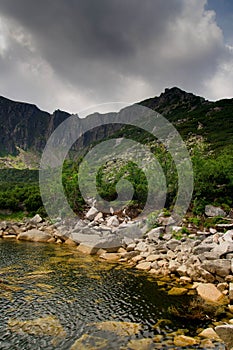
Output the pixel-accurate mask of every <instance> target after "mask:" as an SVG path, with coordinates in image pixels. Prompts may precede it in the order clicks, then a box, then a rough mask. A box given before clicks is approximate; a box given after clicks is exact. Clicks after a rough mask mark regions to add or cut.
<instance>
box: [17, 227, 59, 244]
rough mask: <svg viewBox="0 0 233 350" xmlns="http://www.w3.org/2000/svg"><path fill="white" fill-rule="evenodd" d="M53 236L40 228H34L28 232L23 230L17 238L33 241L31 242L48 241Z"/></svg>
mask: <svg viewBox="0 0 233 350" xmlns="http://www.w3.org/2000/svg"><path fill="white" fill-rule="evenodd" d="M51 237H52V236H51V235H50V234H49V233H47V232H43V231H40V230H36V229H32V230H29V231H26V232H21V233H20V234H19V235H18V236H17V239H19V240H23V241H31V242H47V241H48V240H49V239H50V238H51Z"/></svg>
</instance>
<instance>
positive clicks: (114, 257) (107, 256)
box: [100, 253, 121, 261]
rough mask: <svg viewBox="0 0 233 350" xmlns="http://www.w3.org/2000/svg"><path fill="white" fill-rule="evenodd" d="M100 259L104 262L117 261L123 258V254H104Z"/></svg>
mask: <svg viewBox="0 0 233 350" xmlns="http://www.w3.org/2000/svg"><path fill="white" fill-rule="evenodd" d="M100 258H101V259H104V260H110V261H117V260H119V259H120V258H121V254H120V253H103V254H101V255H100Z"/></svg>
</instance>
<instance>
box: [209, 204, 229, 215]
mask: <svg viewBox="0 0 233 350" xmlns="http://www.w3.org/2000/svg"><path fill="white" fill-rule="evenodd" d="M205 215H206V216H210V217H215V216H222V217H225V216H226V215H227V214H226V213H225V211H224V210H222V209H221V208H220V207H214V206H213V205H206V206H205Z"/></svg>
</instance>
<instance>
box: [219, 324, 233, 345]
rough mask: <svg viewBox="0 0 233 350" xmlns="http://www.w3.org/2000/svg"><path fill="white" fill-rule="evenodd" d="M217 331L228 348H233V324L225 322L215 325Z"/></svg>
mask: <svg viewBox="0 0 233 350" xmlns="http://www.w3.org/2000/svg"><path fill="white" fill-rule="evenodd" d="M215 331H216V333H217V334H218V335H219V337H220V338H221V339H222V340H223V341H224V343H225V344H226V346H227V349H229V350H231V349H232V348H233V325H230V324H224V325H221V326H217V327H215Z"/></svg>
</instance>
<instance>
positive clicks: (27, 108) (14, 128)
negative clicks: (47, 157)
mask: <svg viewBox="0 0 233 350" xmlns="http://www.w3.org/2000/svg"><path fill="white" fill-rule="evenodd" d="M68 116H69V114H68V113H65V112H61V111H56V112H55V113H54V114H53V115H50V114H49V113H47V112H44V111H41V110H40V109H39V108H37V107H36V106H35V105H31V104H28V103H21V102H14V101H11V100H8V99H6V98H4V97H0V133H1V139H0V153H1V154H2V155H7V154H13V155H16V154H17V153H18V150H17V148H18V147H19V148H21V149H23V150H25V151H28V150H32V151H37V152H40V151H41V150H42V149H43V148H44V146H45V144H46V140H47V138H48V135H49V134H50V133H51V132H52V131H53V130H54V128H55V127H56V126H57V125H58V124H60V123H61V122H62V121H63V120H64V119H65V118H67V117H68Z"/></svg>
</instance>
